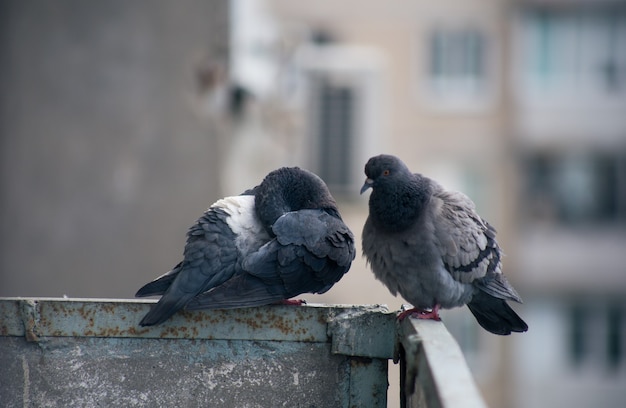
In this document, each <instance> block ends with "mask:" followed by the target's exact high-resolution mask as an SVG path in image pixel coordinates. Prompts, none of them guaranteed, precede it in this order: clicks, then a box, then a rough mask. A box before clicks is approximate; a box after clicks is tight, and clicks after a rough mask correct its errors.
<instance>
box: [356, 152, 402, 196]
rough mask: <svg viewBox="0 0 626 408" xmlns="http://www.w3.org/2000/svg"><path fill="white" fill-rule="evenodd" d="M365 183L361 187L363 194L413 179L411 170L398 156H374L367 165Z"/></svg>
mask: <svg viewBox="0 0 626 408" xmlns="http://www.w3.org/2000/svg"><path fill="white" fill-rule="evenodd" d="M365 175H366V176H367V179H365V183H364V184H363V187H361V194H363V193H364V192H365V191H367V190H368V189H370V188H372V189H375V188H376V187H379V186H380V187H383V188H384V187H385V186H392V185H395V184H396V183H398V182H402V181H403V180H407V179H410V178H411V177H412V174H411V171H410V170H409V168H408V167H407V166H406V164H404V163H403V162H402V160H400V159H398V158H397V157H396V156H391V155H388V154H381V155H379V156H374V157H372V158H371V159H369V160H368V161H367V164H365Z"/></svg>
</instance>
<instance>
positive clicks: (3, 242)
mask: <svg viewBox="0 0 626 408" xmlns="http://www.w3.org/2000/svg"><path fill="white" fill-rule="evenodd" d="M382 152H385V153H391V154H396V155H398V156H400V157H401V158H402V159H403V160H404V161H405V162H406V163H407V164H408V165H409V167H410V168H411V169H413V170H414V171H416V172H421V173H423V174H426V175H428V176H430V177H432V178H435V179H436V180H438V181H439V182H441V183H442V184H443V185H444V186H446V187H448V188H450V189H455V190H460V191H463V192H465V193H466V194H467V195H469V196H470V197H471V198H472V199H473V200H474V201H475V202H476V204H477V207H478V210H479V212H480V213H481V215H483V217H484V218H486V219H487V220H489V221H490V223H491V224H493V225H494V226H496V228H497V229H498V231H499V240H500V243H501V246H502V247H503V248H504V250H505V252H506V254H507V257H506V258H505V259H504V267H505V273H506V274H507V276H508V277H509V279H510V281H511V282H512V283H513V284H514V286H515V287H516V288H517V289H518V291H519V292H520V294H521V295H522V297H523V298H524V300H525V303H524V304H523V305H513V307H515V309H516V310H517V311H518V312H519V313H520V314H521V315H522V316H523V317H524V319H525V320H526V321H527V322H528V323H529V326H530V330H529V331H528V333H525V334H521V335H513V336H510V337H506V338H501V337H497V336H494V335H491V334H489V333H487V332H485V331H483V330H482V329H480V327H478V325H477V324H476V323H475V322H474V320H473V318H472V316H471V315H470V314H469V312H468V311H466V310H465V308H463V309H458V310H453V311H448V312H445V313H444V314H443V318H444V322H445V323H446V326H447V327H448V329H449V330H450V331H451V332H452V333H453V334H454V335H455V337H456V338H457V339H458V341H459V343H460V345H461V347H462V348H463V350H464V353H465V355H466V357H467V359H468V363H469V364H470V367H471V369H472V371H473V373H474V375H475V378H476V380H477V382H478V383H479V386H480V387H481V389H482V391H483V393H484V395H485V398H486V400H487V401H488V403H489V404H490V405H491V406H493V407H516V408H525V407H550V406H569V407H588V406H594V407H597V408H600V407H617V406H622V405H623V402H624V400H626V1H618V0H465V1H463V2H459V1H453V0H439V1H437V2H432V1H427V0H397V1H393V2H378V1H376V2H374V1H371V2H370V1H362V0H361V1H357V0H342V1H329V0H319V1H315V2H293V1H288V0H234V1H230V2H229V1H225V0H180V1H177V2H170V1H167V0H154V1H151V2H149V3H148V2H138V1H123V0H111V1H106V2H84V1H79V0H57V1H55V2H47V1H43V0H32V1H28V2H22V1H17V0H3V1H2V2H0V165H1V166H2V169H1V172H0V225H1V226H2V228H1V229H0V234H1V236H0V296H45V297H48V296H54V297H58V296H64V295H67V296H70V297H96V298H102V297H119V298H128V297H132V296H133V295H134V293H135V291H136V290H137V289H138V288H139V287H140V286H141V285H143V284H144V283H146V282H147V281H149V280H152V279H153V278H155V277H157V276H158V275H160V274H162V273H164V272H166V271H168V270H169V268H170V267H171V266H173V265H175V264H176V263H177V262H178V261H179V260H180V258H181V255H182V249H183V245H184V240H185V233H186V230H187V228H188V227H189V226H190V225H191V224H193V222H194V221H195V220H196V219H197V218H198V217H199V216H200V215H201V213H202V212H203V211H204V210H205V209H206V207H208V206H209V205H210V204H211V203H213V202H214V201H216V200H217V199H218V198H220V197H222V196H225V195H235V194H239V193H240V192H242V191H243V190H244V189H246V188H248V187H251V186H253V185H256V184H258V183H259V182H260V181H261V179H262V178H263V176H264V175H265V174H266V173H267V172H268V171H270V170H272V169H274V168H276V167H279V166H283V165H298V166H301V167H305V168H308V169H310V170H312V171H314V172H316V173H317V174H319V175H320V176H321V177H322V178H323V179H324V180H325V181H326V182H327V183H328V184H329V186H330V187H331V190H332V192H333V194H334V195H335V197H336V198H337V200H338V203H339V207H340V210H341V212H342V214H343V216H344V219H345V220H346V222H347V224H348V225H349V226H350V227H351V228H352V230H353V231H354V233H355V235H356V236H357V239H358V240H359V241H360V233H361V228H362V226H363V223H364V220H365V218H366V216H367V197H366V196H359V195H358V190H359V187H360V186H361V184H362V183H363V180H364V175H363V165H364V164H365V162H366V160H367V159H368V158H369V157H370V156H372V155H375V154H378V153H382ZM366 195H367V194H366ZM358 246H359V249H360V244H359V245H358ZM307 299H309V300H310V301H312V302H328V303H367V304H370V303H384V304H387V305H388V306H389V308H390V309H397V308H399V307H400V305H401V304H402V303H403V302H402V299H399V298H394V297H392V296H391V295H390V294H389V293H388V291H387V290H386V289H385V288H384V287H383V286H382V285H381V284H380V283H378V282H377V281H375V280H374V279H373V275H372V274H371V272H370V271H369V269H368V268H367V267H366V265H365V263H364V261H363V259H362V257H361V254H360V251H359V252H358V254H357V259H356V261H355V263H354V264H353V267H352V269H351V271H350V272H349V273H348V274H347V275H346V276H345V278H344V279H343V280H342V281H341V282H339V283H338V284H337V285H335V287H334V288H333V289H331V290H330V291H329V292H328V293H327V294H325V295H323V296H307ZM393 370H394V371H397V367H393ZM390 381H391V382H392V383H393V384H394V385H393V387H392V389H391V391H390V398H389V399H390V404H389V406H398V402H397V395H396V394H397V379H396V378H395V376H394V377H392V379H391V380H390ZM394 387H395V388H394Z"/></svg>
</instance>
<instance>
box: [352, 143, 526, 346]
mask: <svg viewBox="0 0 626 408" xmlns="http://www.w3.org/2000/svg"><path fill="white" fill-rule="evenodd" d="M365 175H366V176H367V178H366V180H365V184H363V188H361V194H362V193H363V192H365V191H366V190H367V189H369V188H371V189H372V193H371V195H370V198H369V216H368V218H367V221H366V222H365V226H364V228H363V253H364V255H365V257H366V259H367V261H368V263H369V264H370V266H371V268H372V270H373V272H374V275H375V276H376V278H377V279H378V280H380V281H381V282H382V283H383V284H384V285H385V286H387V288H388V289H389V291H391V293H392V294H393V295H397V293H400V295H402V297H403V298H404V299H406V300H407V301H409V302H410V303H412V304H413V306H414V309H411V310H410V311H407V312H409V313H410V314H413V315H416V317H419V318H426V319H436V320H440V319H439V312H438V311H439V308H440V307H442V308H453V307H458V306H462V305H465V304H466V305H467V306H468V307H469V309H470V311H471V312H472V314H473V315H474V317H475V318H476V320H477V321H478V323H479V324H480V325H481V326H482V327H483V328H484V329H486V330H488V331H490V332H491V333H494V334H500V335H507V334H510V333H511V332H525V331H526V330H528V325H527V324H526V323H525V322H524V321H523V320H522V319H521V318H520V317H519V316H518V315H517V314H516V313H515V312H514V311H513V309H511V308H510V307H509V305H508V304H507V303H506V301H507V300H513V301H516V302H520V303H521V301H522V300H521V298H520V296H519V295H518V294H517V292H516V291H515V289H513V287H512V286H511V285H510V284H509V282H508V281H507V280H506V278H505V277H504V275H503V274H502V263H501V260H500V258H501V256H502V252H501V251H500V247H499V246H498V243H497V242H496V230H495V229H494V228H493V227H492V226H491V225H489V223H487V222H486V221H485V220H483V219H482V218H481V217H480V216H479V215H478V214H477V213H476V210H475V206H474V203H473V202H472V201H471V200H470V199H469V198H468V197H467V196H465V195H464V194H462V193H458V192H451V191H446V190H444V189H443V187H442V186H441V185H439V184H438V183H437V182H435V181H434V180H431V179H429V178H427V177H424V176H422V175H421V174H413V173H411V171H410V170H409V169H408V168H407V166H406V165H405V164H404V163H403V162H402V161H401V160H400V159H398V158H397V157H395V156H390V155H380V156H375V157H372V158H371V159H370V160H369V161H368V162H367V164H366V165H365ZM406 314H407V313H403V314H402V315H401V316H400V317H401V318H403V317H405V316H406Z"/></svg>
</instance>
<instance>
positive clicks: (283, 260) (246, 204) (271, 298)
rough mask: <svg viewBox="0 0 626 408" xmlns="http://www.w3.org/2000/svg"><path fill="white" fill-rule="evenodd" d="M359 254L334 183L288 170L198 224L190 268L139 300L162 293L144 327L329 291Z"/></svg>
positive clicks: (186, 264) (189, 248) (185, 263)
mask: <svg viewBox="0 0 626 408" xmlns="http://www.w3.org/2000/svg"><path fill="white" fill-rule="evenodd" d="M354 256H355V248H354V236H353V235H352V232H351V231H350V229H348V227H347V226H346V225H345V224H344V222H343V220H342V219H341V216H340V215H339V210H338V209H337V204H336V203H335V200H334V199H333V197H332V196H331V194H330V192H329V191H328V187H327V186H326V184H325V183H324V182H323V181H322V179H320V178H319V177H318V176H316V175H315V174H313V173H311V172H309V171H306V170H303V169H300V168H297V167H292V168H286V167H283V168H280V169H278V170H275V171H272V172H271V173H269V174H268V175H267V176H266V177H265V179H264V180H263V181H262V182H261V184H260V185H258V186H256V187H255V188H253V189H251V190H247V191H246V192H244V193H243V194H242V195H239V196H234V197H226V198H224V199H221V200H219V201H217V202H216V203H215V204H213V205H212V206H211V207H210V208H209V209H208V210H207V211H206V212H205V213H204V215H202V217H200V218H199V219H198V221H196V223H195V224H194V225H193V226H192V227H191V228H190V229H189V232H188V233H187V244H186V245H185V251H184V257H183V260H182V262H180V263H179V264H178V265H176V266H175V267H174V268H173V269H172V270H171V271H169V272H168V273H166V274H165V275H162V276H161V277H159V278H157V279H156V280H154V281H152V282H150V283H148V284H146V285H145V286H143V287H142V288H141V289H139V291H138V292H137V294H136V295H135V296H137V297H143V296H153V295H162V297H161V299H160V300H159V302H158V303H157V304H156V305H155V306H154V307H153V308H152V309H151V310H150V312H148V314H146V316H145V317H144V318H143V319H142V320H141V322H140V325H142V326H152V325H155V324H159V323H162V322H164V321H165V320H166V319H168V318H169V317H170V316H172V315H173V314H174V313H176V311H178V310H180V309H182V308H185V309H188V310H193V309H210V308H239V307H248V306H259V305H266V304H270V303H275V302H281V301H284V300H286V299H289V298H292V297H294V296H297V295H299V294H302V293H324V292H326V291H327V290H329V289H330V288H331V287H332V286H333V285H334V284H335V283H336V282H337V281H339V279H341V277H342V276H343V275H344V274H345V273H346V272H347V271H348V269H349V268H350V264H351V263H352V260H353V259H354Z"/></svg>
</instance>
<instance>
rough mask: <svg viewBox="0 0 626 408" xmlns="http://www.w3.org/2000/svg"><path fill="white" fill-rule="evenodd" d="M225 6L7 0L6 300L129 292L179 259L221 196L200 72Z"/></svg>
mask: <svg viewBox="0 0 626 408" xmlns="http://www.w3.org/2000/svg"><path fill="white" fill-rule="evenodd" d="M228 7H229V3H228V1H226V0H182V1H175V2H172V1H168V0H155V1H150V2H140V1H124V0H111V1H89V2H85V1H80V0H57V1H54V2H49V1H41V0H33V1H27V2H23V1H19V0H4V1H2V2H0V225H1V228H0V296H61V295H63V294H67V295H69V296H72V295H73V296H96V297H105V296H108V297H129V296H132V295H133V292H134V290H135V289H137V288H138V287H139V286H140V285H141V284H143V283H145V282H146V281H148V280H150V279H152V278H154V277H155V276H158V275H159V274H161V273H163V272H166V271H167V268H168V267H170V266H173V265H174V264H175V263H177V262H178V260H179V259H178V258H179V257H180V255H181V253H182V247H181V245H182V243H183V242H184V234H185V232H186V229H187V227H188V226H189V225H191V223H193V221H194V220H195V219H196V218H197V217H198V216H199V215H200V214H201V213H202V211H203V210H204V209H205V208H206V207H207V206H208V205H210V204H211V203H212V202H213V201H215V200H216V199H217V198H219V197H220V192H219V191H218V169H219V168H220V161H219V158H220V157H221V155H220V152H219V151H218V143H217V131H216V129H215V126H216V124H215V123H212V122H211V120H210V118H207V117H206V116H203V115H202V109H203V108H202V106H201V105H202V103H203V101H201V100H199V94H198V89H197V86H198V81H197V72H198V69H199V64H200V63H201V62H204V61H205V59H208V60H209V61H213V62H227V59H228V54H229V50H228V47H229V39H228V38H229V19H228ZM199 105H200V106H199ZM87 271H88V272H87Z"/></svg>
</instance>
